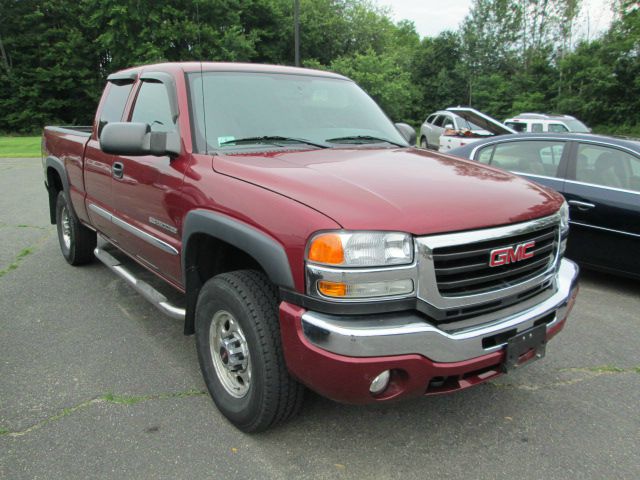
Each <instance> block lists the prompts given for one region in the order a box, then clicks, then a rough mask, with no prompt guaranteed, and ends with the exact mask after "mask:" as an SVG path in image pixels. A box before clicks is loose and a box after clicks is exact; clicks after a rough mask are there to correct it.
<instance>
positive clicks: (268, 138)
mask: <svg viewBox="0 0 640 480" xmlns="http://www.w3.org/2000/svg"><path fill="white" fill-rule="evenodd" d="M282 142H290V143H303V144H305V145H311V146H313V147H318V148H329V146H328V145H323V144H321V143H315V142H312V141H310V140H307V139H304V138H293V137H281V136H279V135H264V136H262V137H245V138H236V139H234V140H226V141H224V142H221V143H220V146H221V147H222V146H225V145H238V144H246V143H249V144H251V143H254V144H260V143H263V144H267V145H275V146H278V147H282V145H278V143H282Z"/></svg>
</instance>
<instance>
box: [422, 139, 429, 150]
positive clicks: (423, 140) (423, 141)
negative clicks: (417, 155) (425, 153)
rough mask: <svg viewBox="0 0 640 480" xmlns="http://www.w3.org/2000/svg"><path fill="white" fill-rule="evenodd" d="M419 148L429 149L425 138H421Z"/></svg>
mask: <svg viewBox="0 0 640 480" xmlns="http://www.w3.org/2000/svg"><path fill="white" fill-rule="evenodd" d="M420 147H421V148H425V149H427V150H428V149H429V142H427V137H422V138H421V139H420Z"/></svg>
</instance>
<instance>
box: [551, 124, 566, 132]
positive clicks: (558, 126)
mask: <svg viewBox="0 0 640 480" xmlns="http://www.w3.org/2000/svg"><path fill="white" fill-rule="evenodd" d="M549 131H550V132H555V133H563V132H568V131H569V129H568V128H567V127H565V126H564V125H563V124H561V123H550V124H549Z"/></svg>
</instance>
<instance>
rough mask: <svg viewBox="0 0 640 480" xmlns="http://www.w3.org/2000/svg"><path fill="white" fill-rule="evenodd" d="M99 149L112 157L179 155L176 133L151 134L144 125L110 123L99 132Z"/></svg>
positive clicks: (149, 128)
mask: <svg viewBox="0 0 640 480" xmlns="http://www.w3.org/2000/svg"><path fill="white" fill-rule="evenodd" d="M100 149H101V150H102V151H103V152H105V153H110V154H112V155H128V156H141V155H155V156H157V157H162V156H164V155H168V156H170V157H176V156H178V155H180V134H179V133H178V132H152V131H151V127H150V126H149V125H148V124H146V123H129V122H112V123H108V124H107V125H105V126H104V128H103V129H102V131H101V132H100Z"/></svg>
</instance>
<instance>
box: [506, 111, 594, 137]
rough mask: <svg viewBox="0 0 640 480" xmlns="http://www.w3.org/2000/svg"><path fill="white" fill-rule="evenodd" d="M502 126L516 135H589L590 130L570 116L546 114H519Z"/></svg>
mask: <svg viewBox="0 0 640 480" xmlns="http://www.w3.org/2000/svg"><path fill="white" fill-rule="evenodd" d="M504 124H505V125H507V126H508V127H511V128H512V129H513V130H515V131H516V132H518V133H540V132H550V133H567V132H571V133H591V129H590V128H589V127H587V126H586V125H585V124H584V123H582V122H581V121H580V120H577V119H576V118H575V117H572V116H571V115H547V114H546V113H521V114H520V115H518V116H517V117H513V118H508V119H506V120H505V121H504Z"/></svg>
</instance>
